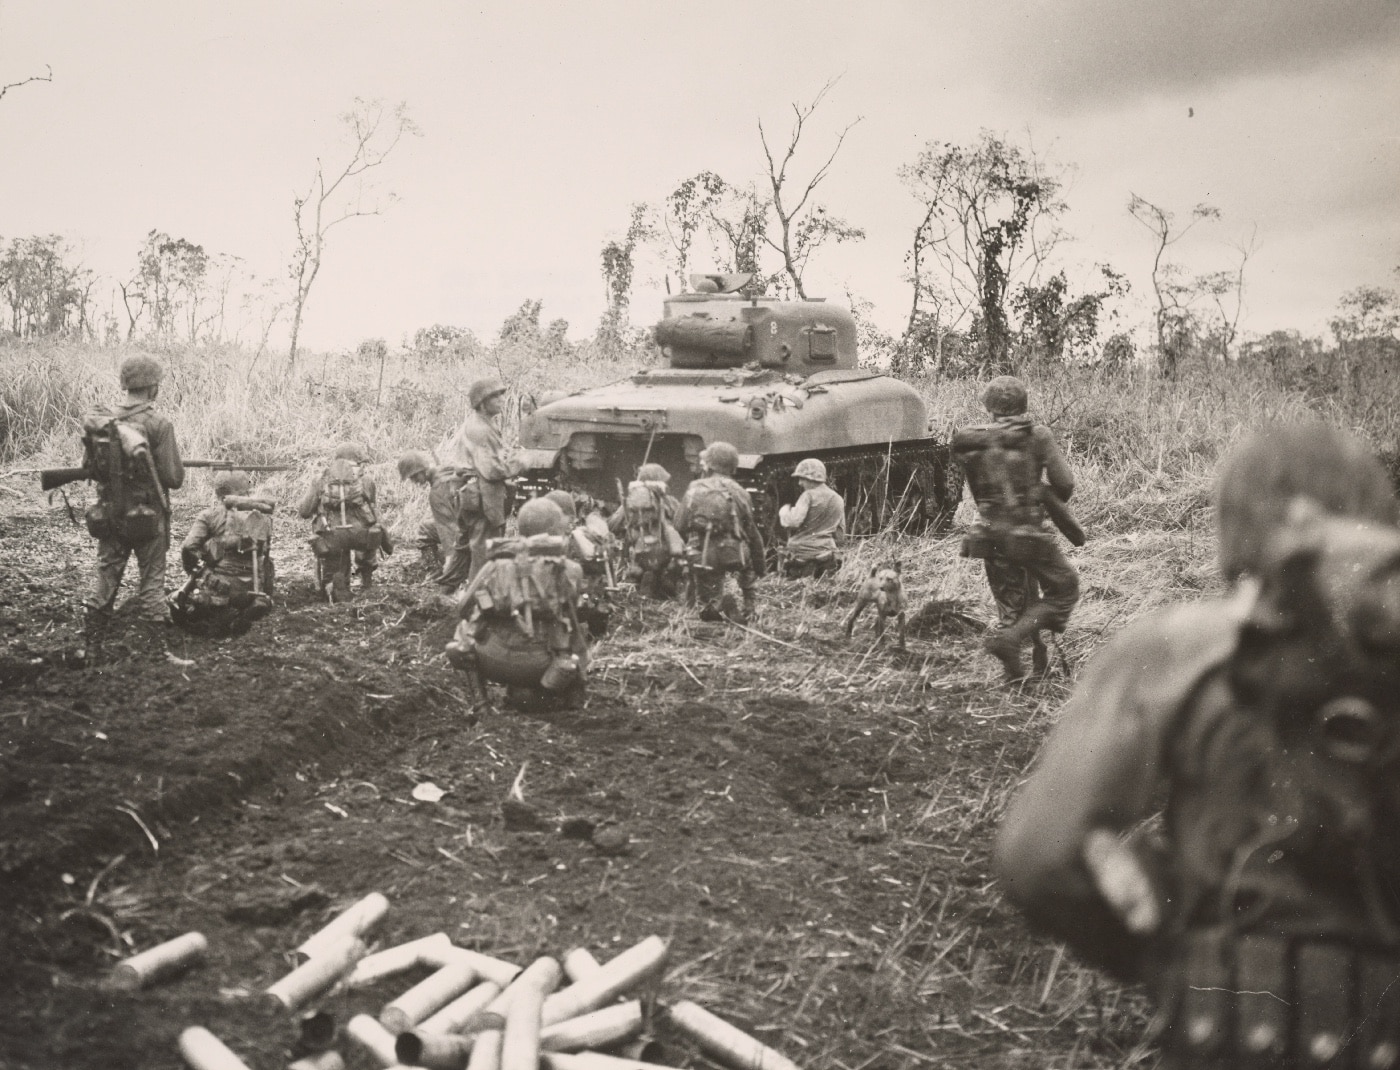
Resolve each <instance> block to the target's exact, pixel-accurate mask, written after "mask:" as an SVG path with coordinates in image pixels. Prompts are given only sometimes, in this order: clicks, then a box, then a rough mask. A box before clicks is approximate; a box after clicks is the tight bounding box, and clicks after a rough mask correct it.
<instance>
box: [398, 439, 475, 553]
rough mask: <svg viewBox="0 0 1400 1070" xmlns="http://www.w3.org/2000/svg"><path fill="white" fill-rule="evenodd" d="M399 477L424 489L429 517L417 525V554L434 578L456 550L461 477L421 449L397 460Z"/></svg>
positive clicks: (409, 452)
mask: <svg viewBox="0 0 1400 1070" xmlns="http://www.w3.org/2000/svg"><path fill="white" fill-rule="evenodd" d="M398 467H399V478H400V479H406V480H408V481H409V482H410V483H416V484H418V485H419V486H425V487H427V488H428V510H429V512H430V514H431V516H430V518H429V519H427V520H425V521H423V523H422V524H420V525H419V526H418V553H419V555H420V557H421V559H422V563H423V564H424V565H425V566H426V567H427V568H428V569H429V570H430V574H431V575H432V576H434V577H437V576H438V575H439V574H440V573H442V572H443V571H444V569H449V570H450V568H451V564H452V554H453V553H454V552H455V550H456V547H457V535H458V529H457V512H458V508H459V502H458V500H457V499H458V495H459V493H460V491H461V488H462V476H461V474H460V473H459V472H458V471H457V469H455V468H450V467H447V466H445V465H439V464H437V463H436V462H434V460H433V457H432V455H431V454H429V453H427V452H425V451H423V450H409V451H408V452H407V453H405V454H404V455H403V456H402V457H400V458H399V466H398Z"/></svg>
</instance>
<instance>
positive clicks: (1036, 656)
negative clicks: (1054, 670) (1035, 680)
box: [1031, 632, 1050, 676]
mask: <svg viewBox="0 0 1400 1070" xmlns="http://www.w3.org/2000/svg"><path fill="white" fill-rule="evenodd" d="M1031 671H1032V672H1034V673H1035V674H1036V675H1037V676H1044V675H1045V674H1046V673H1047V672H1049V671H1050V648H1049V647H1047V646H1046V645H1045V640H1044V639H1042V638H1041V637H1040V633H1039V632H1036V633H1035V638H1034V639H1032V640H1031Z"/></svg>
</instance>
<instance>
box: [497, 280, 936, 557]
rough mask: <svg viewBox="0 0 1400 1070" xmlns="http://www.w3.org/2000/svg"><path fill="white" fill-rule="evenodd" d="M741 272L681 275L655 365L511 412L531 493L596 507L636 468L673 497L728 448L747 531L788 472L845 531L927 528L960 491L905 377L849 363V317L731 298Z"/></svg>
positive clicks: (773, 509) (771, 516)
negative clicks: (526, 411)
mask: <svg viewBox="0 0 1400 1070" xmlns="http://www.w3.org/2000/svg"><path fill="white" fill-rule="evenodd" d="M749 278H750V276H748V275H693V276H691V283H692V285H693V286H694V287H695V289H696V291H697V292H695V293H687V294H680V295H675V296H671V297H668V298H667V299H666V303H665V317H664V318H663V319H662V320H661V322H660V323H658V324H657V325H656V330H655V336H656V343H657V345H658V346H659V347H660V348H661V351H662V353H663V354H664V355H665V357H666V365H665V366H664V367H655V368H648V369H645V370H643V371H639V372H637V373H636V374H635V375H633V376H631V377H630V378H628V379H624V380H622V381H621V382H617V383H613V384H611V385H609V386H601V387H594V388H592V389H590V390H584V391H582V392H580V393H576V394H571V395H568V396H566V397H564V398H561V399H557V400H554V401H552V402H550V403H548V404H546V405H542V406H541V407H540V408H538V409H536V410H535V411H534V412H533V413H532V414H531V415H529V416H527V417H525V418H524V419H523V420H522V421H521V425H520V443H521V446H522V447H523V449H524V451H525V455H526V463H527V473H526V476H525V482H526V483H527V485H530V486H531V488H532V489H537V490H538V489H544V488H548V487H556V486H557V487H565V488H567V489H570V490H576V491H582V492H586V493H587V494H589V495H591V496H592V497H594V498H596V499H598V500H600V501H604V502H616V501H618V500H619V497H620V494H621V490H622V488H623V487H624V486H625V485H626V483H627V482H628V481H629V480H631V479H632V478H634V476H635V474H636V471H637V469H638V468H639V467H641V465H642V464H643V463H645V462H646V461H655V462H656V463H658V464H662V465H664V466H665V467H666V469H667V470H668V471H669V472H670V473H671V492H672V493H673V494H675V495H676V496H677V497H679V496H680V495H681V494H683V493H684V491H685V488H686V485H687V484H688V483H689V482H690V481H691V479H693V478H695V477H696V476H698V475H699V471H700V462H699V457H700V451H701V450H702V449H704V448H705V446H707V445H709V444H710V443H711V442H716V441H723V442H728V443H731V444H732V445H733V446H734V447H735V448H736V449H737V450H738V451H739V472H738V473H737V478H738V479H739V482H740V483H742V484H744V486H745V487H746V488H747V489H748V490H749V493H750V495H751V496H752V497H753V499H754V504H755V507H756V509H757V516H758V518H759V521H760V524H761V525H762V526H763V527H765V529H767V530H770V531H771V530H772V529H773V528H774V526H775V525H776V522H777V521H776V515H777V510H778V506H779V505H782V504H787V503H790V502H793V501H795V500H796V498H797V495H798V492H799V490H798V486H797V484H796V481H795V480H794V479H793V478H792V469H793V467H794V466H795V465H796V464H797V462H798V461H799V460H801V459H802V458H804V457H817V458H819V459H821V460H822V461H823V462H824V463H825V464H826V470H827V475H828V480H829V482H830V483H831V485H832V486H833V487H834V488H835V489H836V490H837V491H839V492H840V493H841V494H842V495H843V496H844V497H845V499H846V510H847V527H848V529H849V530H850V531H851V532H852V533H853V534H869V533H872V532H874V531H878V530H881V529H882V528H886V527H890V526H898V527H899V528H901V529H903V530H921V529H924V528H927V527H929V526H932V527H935V528H941V527H944V526H946V525H947V523H948V522H949V521H950V520H951V518H952V514H953V511H954V510H955V509H956V508H957V504H958V499H959V498H960V497H961V494H962V477H961V474H960V473H959V471H958V469H957V467H956V465H954V464H953V463H952V461H951V458H950V455H949V449H948V446H947V444H946V443H942V442H938V441H935V440H934V439H933V438H931V437H929V433H928V414H927V411H926V409H925V407H924V402H923V399H922V398H921V397H920V396H919V394H918V392H917V391H916V390H914V388H913V387H911V386H909V385H908V384H907V383H902V382H900V381H898V380H896V379H892V378H891V377H889V376H888V375H882V374H880V373H879V372H878V371H875V370H872V369H869V368H862V367H859V366H858V362H857V354H856V325H855V320H854V319H853V317H852V316H851V314H850V312H848V311H846V310H845V309H843V308H839V307H837V306H835V305H830V304H827V303H826V302H825V301H821V300H803V301H781V300H777V299H775V298H769V297H746V296H743V295H741V294H740V293H738V292H737V291H738V290H739V289H740V288H741V287H743V286H744V285H745V283H747V282H748V280H749Z"/></svg>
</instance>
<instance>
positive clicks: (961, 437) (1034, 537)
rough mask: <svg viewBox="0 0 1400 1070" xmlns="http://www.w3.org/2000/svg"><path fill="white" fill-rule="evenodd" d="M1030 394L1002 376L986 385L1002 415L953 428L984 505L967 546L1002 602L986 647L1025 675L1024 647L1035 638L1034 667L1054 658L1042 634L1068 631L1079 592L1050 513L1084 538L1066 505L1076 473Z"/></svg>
mask: <svg viewBox="0 0 1400 1070" xmlns="http://www.w3.org/2000/svg"><path fill="white" fill-rule="evenodd" d="M1026 401H1027V398H1026V388H1025V385H1024V384H1023V383H1022V382H1021V381H1020V380H1019V379H1016V378H1013V377H1012V376H1009V375H1002V376H999V377H997V378H996V379H993V380H992V381H991V382H990V383H988V384H987V389H986V390H985V391H983V393H982V404H983V405H985V406H986V408H987V411H988V412H989V413H991V415H992V416H993V418H994V419H993V422H992V423H991V424H990V425H987V426H983V427H971V428H964V429H962V430H960V431H958V432H957V433H956V434H955V435H954V436H953V455H954V457H956V458H957V461H958V464H959V465H960V466H961V467H962V469H963V473H964V474H965V475H966V476H967V483H968V486H969V487H970V488H971V490H972V496H973V498H974V499H975V500H976V502H977V511H978V513H979V514H981V522H980V523H978V524H976V525H974V526H973V528H972V531H971V532H970V533H969V534H968V536H967V538H966V539H965V540H964V541H963V548H962V553H963V556H964V557H980V558H982V560H983V563H984V564H985V566H986V569H987V582H988V583H989V584H990V586H991V588H992V597H993V598H994V599H995V600H996V605H997V617H998V627H997V629H996V631H995V632H993V634H992V635H991V636H990V637H989V638H988V639H987V640H986V642H985V643H984V644H983V648H984V649H985V650H986V651H987V653H989V654H991V655H993V656H994V657H996V658H997V660H998V661H1000V662H1001V663H1002V666H1003V667H1004V668H1005V670H1006V678H1007V680H1008V681H1016V680H1021V679H1024V678H1025V675H1026V667H1025V664H1024V662H1022V660H1021V650H1022V648H1023V647H1024V646H1025V645H1026V643H1027V642H1029V643H1030V644H1031V654H1032V662H1031V663H1032V666H1033V668H1034V669H1035V671H1036V672H1044V671H1045V670H1046V669H1047V668H1048V667H1049V655H1048V652H1047V650H1046V647H1045V643H1044V641H1043V640H1042V639H1041V637H1040V633H1041V631H1042V630H1045V631H1051V632H1062V631H1064V630H1065V625H1066V624H1068V623H1069V616H1070V613H1071V612H1072V611H1073V610H1074V607H1075V605H1076V604H1077V603H1078V601H1079V573H1078V572H1076V571H1075V570H1074V566H1073V565H1071V564H1070V563H1069V560H1068V559H1067V558H1066V557H1065V555H1064V551H1062V550H1061V549H1060V546H1059V543H1057V542H1056V541H1055V536H1054V535H1053V534H1052V533H1051V530H1050V523H1049V521H1050V520H1051V519H1054V520H1055V521H1056V523H1057V525H1060V526H1061V528H1062V530H1065V531H1066V534H1067V535H1068V536H1069V537H1070V538H1071V539H1072V541H1074V542H1075V544H1076V545H1079V544H1082V542H1083V539H1084V537H1083V532H1082V531H1080V530H1079V526H1078V524H1076V523H1075V522H1074V519H1073V517H1071V516H1070V515H1069V513H1068V511H1067V510H1066V508H1065V505H1064V503H1065V502H1067V501H1068V500H1069V496H1070V495H1071V494H1072V493H1073V492H1074V475H1073V473H1072V472H1071V471H1070V469H1069V465H1068V464H1067V463H1066V461H1065V458H1064V454H1063V453H1061V452H1060V447H1059V446H1058V445H1056V443H1055V437H1054V435H1053V434H1052V433H1051V431H1050V429H1049V428H1048V427H1046V426H1045V425H1044V424H1038V423H1036V422H1034V421H1033V420H1031V419H1030V418H1029V417H1028V416H1027V415H1026Z"/></svg>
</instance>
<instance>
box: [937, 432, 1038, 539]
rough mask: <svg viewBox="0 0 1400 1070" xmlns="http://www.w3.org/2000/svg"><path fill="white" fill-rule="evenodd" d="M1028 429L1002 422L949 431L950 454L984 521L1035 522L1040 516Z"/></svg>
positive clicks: (1035, 458)
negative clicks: (969, 488)
mask: <svg viewBox="0 0 1400 1070" xmlns="http://www.w3.org/2000/svg"><path fill="white" fill-rule="evenodd" d="M1033 430H1034V425H1033V424H1032V423H1031V422H1030V421H1029V420H1014V421H1012V420H1002V421H998V422H997V423H994V424H990V425H987V426H984V427H968V428H963V429H961V430H959V431H957V432H956V433H955V434H954V435H953V441H952V447H953V456H954V457H955V458H956V459H957V462H958V464H959V465H960V466H961V468H962V470H963V473H964V474H965V475H966V476H967V483H968V486H969V487H971V488H972V496H973V497H974V498H975V499H976V500H977V507H978V509H979V510H980V511H981V512H982V515H983V518H984V519H985V520H987V521H988V522H989V523H993V524H995V523H999V522H1000V523H1009V524H1038V523H1039V522H1040V520H1041V519H1042V517H1043V512H1042V507H1041V504H1040V490H1039V487H1040V461H1039V459H1038V458H1037V457H1036V454H1035V438H1034V435H1033V434H1032V432H1033Z"/></svg>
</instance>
